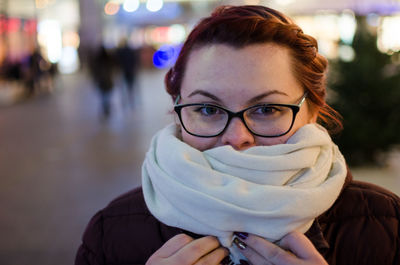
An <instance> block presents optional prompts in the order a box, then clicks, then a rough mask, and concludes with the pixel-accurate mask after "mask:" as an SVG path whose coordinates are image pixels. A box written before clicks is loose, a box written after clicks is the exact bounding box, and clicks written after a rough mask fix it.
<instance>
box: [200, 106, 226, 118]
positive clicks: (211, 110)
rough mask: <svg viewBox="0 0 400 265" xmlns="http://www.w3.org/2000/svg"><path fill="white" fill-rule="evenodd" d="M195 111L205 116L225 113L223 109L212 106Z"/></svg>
mask: <svg viewBox="0 0 400 265" xmlns="http://www.w3.org/2000/svg"><path fill="white" fill-rule="evenodd" d="M194 111H195V112H197V113H198V114H200V115H203V116H213V115H218V114H222V113H223V112H222V110H221V109H219V108H218V107H215V106H211V105H203V106H199V107H197V108H196V109H195V110H194Z"/></svg>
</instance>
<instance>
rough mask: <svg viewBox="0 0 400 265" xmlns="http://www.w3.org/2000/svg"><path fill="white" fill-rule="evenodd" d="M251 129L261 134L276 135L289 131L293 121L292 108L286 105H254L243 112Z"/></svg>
mask: <svg viewBox="0 0 400 265" xmlns="http://www.w3.org/2000/svg"><path fill="white" fill-rule="evenodd" d="M244 119H245V120H246V124H247V126H248V127H249V129H250V130H251V131H253V132H254V133H256V134H259V135H263V136H277V135H281V134H285V133H287V132H288V131H289V129H290V127H291V126H292V122H293V110H292V109H291V108H290V107H287V106H279V105H263V106H255V107H253V108H250V109H248V110H247V111H246V112H245V113H244Z"/></svg>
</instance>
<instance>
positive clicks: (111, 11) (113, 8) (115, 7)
mask: <svg viewBox="0 0 400 265" xmlns="http://www.w3.org/2000/svg"><path fill="white" fill-rule="evenodd" d="M119 8H120V5H119V4H118V3H116V2H114V1H111V2H107V3H106V5H105V6H104V13H105V14H106V15H110V16H112V15H115V14H117V13H118V11H119Z"/></svg>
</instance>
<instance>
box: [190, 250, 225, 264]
mask: <svg viewBox="0 0 400 265" xmlns="http://www.w3.org/2000/svg"><path fill="white" fill-rule="evenodd" d="M228 255H229V251H228V250H227V249H226V248H224V247H219V248H217V249H215V250H213V251H211V252H210V253H208V254H206V255H205V256H203V257H201V258H200V259H199V260H198V261H197V262H196V263H195V264H196V265H205V264H207V265H213V264H220V263H221V261H222V260H223V259H224V258H225V257H226V256H228Z"/></svg>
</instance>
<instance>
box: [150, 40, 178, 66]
mask: <svg viewBox="0 0 400 265" xmlns="http://www.w3.org/2000/svg"><path fill="white" fill-rule="evenodd" d="M181 48H182V45H181V44H180V45H163V46H161V47H160V49H158V50H157V51H156V52H155V53H154V55H153V65H154V66H155V67H157V68H160V69H163V68H168V67H171V66H173V65H174V64H175V62H176V59H178V55H179V52H180V51H181Z"/></svg>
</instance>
